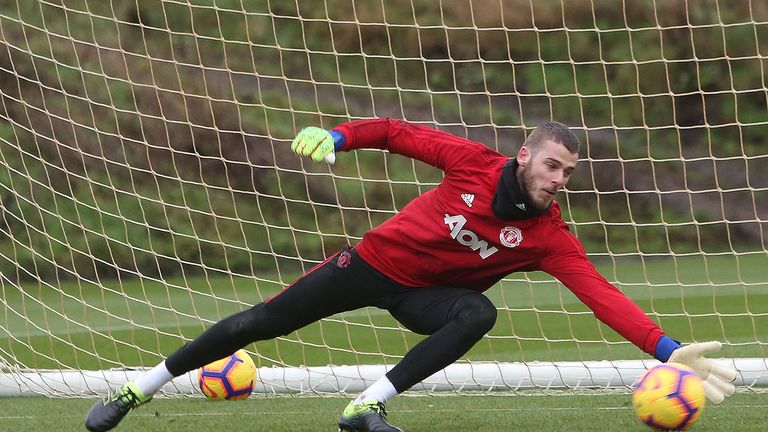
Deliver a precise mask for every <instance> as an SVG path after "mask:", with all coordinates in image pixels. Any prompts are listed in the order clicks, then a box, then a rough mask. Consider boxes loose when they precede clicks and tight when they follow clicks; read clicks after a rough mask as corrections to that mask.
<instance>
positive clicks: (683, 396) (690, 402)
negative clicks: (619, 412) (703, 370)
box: [632, 363, 706, 431]
mask: <svg viewBox="0 0 768 432" xmlns="http://www.w3.org/2000/svg"><path fill="white" fill-rule="evenodd" d="M701 382H702V381H701V378H700V377H699V376H698V375H697V374H696V372H694V371H693V370H692V369H691V368H689V367H688V366H685V365H682V364H679V363H664V364H660V365H658V366H655V367H653V368H651V369H649V370H648V371H647V372H646V373H645V374H644V375H643V376H642V377H640V380H639V381H638V382H637V384H636V385H635V390H634V392H633V393H632V405H634V407H635V412H636V413H637V416H638V417H639V418H640V420H641V421H642V422H643V423H645V424H647V425H648V426H650V427H651V428H652V429H654V430H661V431H667V430H684V429H687V428H688V427H689V426H691V425H692V424H693V423H695V422H696V419H698V418H699V415H701V412H702V411H703V410H704V405H705V404H706V398H705V396H704V387H703V386H702V384H701Z"/></svg>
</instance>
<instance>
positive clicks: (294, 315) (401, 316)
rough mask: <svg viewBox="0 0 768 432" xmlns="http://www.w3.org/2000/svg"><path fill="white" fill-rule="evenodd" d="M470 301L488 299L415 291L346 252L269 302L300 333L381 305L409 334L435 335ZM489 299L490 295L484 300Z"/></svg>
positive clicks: (454, 291) (439, 289) (458, 291)
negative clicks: (339, 315)
mask: <svg viewBox="0 0 768 432" xmlns="http://www.w3.org/2000/svg"><path fill="white" fill-rule="evenodd" d="M464 296H483V295H482V294H481V293H479V292H477V291H474V290H470V289H466V288H455V287H445V286H435V287H410V286H407V285H403V284H401V283H399V282H397V281H394V280H392V279H390V278H389V277H387V276H385V275H384V274H382V273H381V272H379V271H378V270H376V269H374V268H373V267H371V266H370V265H369V264H368V263H366V262H365V261H364V260H363V259H362V258H360V257H359V256H358V255H357V252H356V251H355V250H354V248H351V247H346V248H344V249H343V250H341V251H340V252H339V253H337V254H336V255H334V256H333V257H331V258H329V259H327V260H326V261H324V262H323V263H321V264H319V265H318V266H316V267H315V268H313V269H312V270H310V271H309V272H307V273H306V274H304V275H303V276H301V277H300V278H299V279H297V280H296V281H295V282H294V283H293V284H291V285H290V286H288V287H287V288H285V289H284V290H283V291H281V292H280V293H278V294H276V295H275V296H273V297H271V298H269V299H267V300H266V302H265V306H266V308H267V309H268V310H269V311H270V315H271V316H273V317H275V316H280V317H281V319H289V320H291V321H293V322H292V325H290V326H289V327H293V328H294V329H299V328H301V327H304V326H306V325H309V324H311V323H313V322H315V321H318V320H320V319H321V318H325V317H328V316H331V315H333V314H336V313H339V312H345V311H350V310H354V309H359V308H362V307H366V306H375V307H378V308H380V309H386V310H388V311H389V312H390V313H391V314H392V316H393V317H394V318H395V319H396V320H397V321H398V322H400V323H401V324H402V325H403V326H405V327H406V328H407V329H409V330H411V331H412V332H414V333H418V334H432V333H434V332H435V331H437V330H439V329H440V328H442V327H443V326H444V325H445V324H446V322H447V321H448V319H449V316H450V312H451V308H452V307H453V305H454V304H455V303H456V301H457V300H458V299H459V298H461V297H464ZM483 297H484V296H483Z"/></svg>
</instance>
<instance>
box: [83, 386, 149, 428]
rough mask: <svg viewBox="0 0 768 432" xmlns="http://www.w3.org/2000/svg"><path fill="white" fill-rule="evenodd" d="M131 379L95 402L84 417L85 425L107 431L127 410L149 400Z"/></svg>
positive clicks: (118, 421) (115, 424)
mask: <svg viewBox="0 0 768 432" xmlns="http://www.w3.org/2000/svg"><path fill="white" fill-rule="evenodd" d="M151 399H152V398H151V397H149V398H148V397H145V396H144V395H143V394H142V393H141V391H140V390H139V388H138V387H136V384H134V383H133V381H128V382H127V383H125V384H124V385H123V387H121V388H120V390H118V391H117V392H115V393H113V394H111V395H109V396H108V397H107V398H105V399H104V400H100V401H98V402H96V403H95V404H94V405H93V406H92V407H91V410H90V411H88V415H87V416H86V417H85V427H86V429H88V430H89V431H91V432H102V431H108V430H110V429H112V428H114V427H115V426H117V424H118V423H120V420H122V419H123V417H125V415H126V414H128V411H130V410H132V409H134V408H136V407H138V406H139V405H143V404H145V403H147V402H149V401H150V400H151Z"/></svg>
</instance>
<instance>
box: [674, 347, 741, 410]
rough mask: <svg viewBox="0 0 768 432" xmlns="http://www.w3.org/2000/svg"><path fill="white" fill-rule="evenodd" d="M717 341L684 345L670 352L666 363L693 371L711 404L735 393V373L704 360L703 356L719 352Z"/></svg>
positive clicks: (717, 402)
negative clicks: (683, 366)
mask: <svg viewBox="0 0 768 432" xmlns="http://www.w3.org/2000/svg"><path fill="white" fill-rule="evenodd" d="M722 346H723V344H721V343H720V342H717V341H712V342H703V343H693V344H690V345H684V346H682V347H680V348H678V349H676V350H674V351H673V352H672V355H671V356H670V357H669V360H668V363H682V364H684V365H686V366H688V367H690V368H691V369H693V370H694V371H695V372H696V373H697V374H699V376H700V377H701V379H702V380H703V381H704V383H703V384H704V393H705V394H706V395H707V399H709V400H710V401H711V402H712V403H713V404H719V403H720V402H722V401H723V400H724V399H725V398H726V397H727V396H730V395H732V394H733V393H734V392H735V391H736V387H735V386H734V385H733V380H735V379H736V371H735V370H733V369H731V368H728V367H725V366H720V365H718V364H716V363H715V362H714V361H712V360H710V359H706V358H704V357H703V356H704V354H709V353H713V352H717V351H720V348H722Z"/></svg>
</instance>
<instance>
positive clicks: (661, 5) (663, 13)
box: [0, 0, 768, 396]
mask: <svg viewBox="0 0 768 432" xmlns="http://www.w3.org/2000/svg"><path fill="white" fill-rule="evenodd" d="M767 52H768V9H766V8H764V7H762V6H760V7H758V6H756V5H755V3H754V2H745V3H743V4H741V3H739V4H729V5H728V7H717V8H714V7H712V8H704V7H699V6H698V5H694V4H693V3H691V2H685V1H669V2H632V3H631V4H630V3H629V2H622V3H621V4H614V3H611V2H599V1H598V2H595V1H586V0H584V1H568V2H563V1H531V0H504V1H502V0H462V1H455V2H432V1H428V0H410V1H401V2H386V1H381V2H361V1H358V0H324V1H318V2H315V1H313V2H310V1H306V2H304V1H296V2H276V1H268V0H255V1H241V0H215V1H211V0H189V1H184V2H182V1H172V0H148V1H141V2H138V1H136V2H113V1H111V2H104V1H96V0H79V1H72V2H69V1H66V2H62V1H47V0H36V1H17V0H15V1H14V0H8V1H0V102H1V105H0V216H1V217H0V304H2V313H1V314H0V395H4V396H8V395H47V396H86V395H95V394H103V393H106V392H107V391H109V390H110V389H114V388H115V387H117V386H119V385H120V384H121V383H122V382H124V381H125V380H126V379H130V378H131V377H132V376H134V375H135V374H136V373H138V372H140V371H142V370H144V369H146V368H149V367H152V366H154V365H155V364H157V363H158V362H159V361H161V360H162V359H163V358H164V357H165V356H167V355H168V354H170V353H171V352H173V351H174V350H175V349H176V348H178V347H180V346H181V345H183V344H184V343H186V342H188V341H189V340H191V339H192V338H194V337H195V336H196V335H198V334H199V333H200V332H201V331H202V330H203V329H205V328H206V327H208V326H210V325H211V324H212V323H214V322H216V321H218V320H220V319H221V318H223V317H225V316H227V315H229V314H231V313H234V312H236V311H240V310H244V309H246V308H248V307H250V306H252V305H253V304H256V303H259V302H261V301H263V300H265V299H267V298H269V297H270V296H272V295H274V294H275V293H276V292H279V291H280V290H281V289H283V288H285V287H286V286H288V285H289V284H290V283H291V282H293V280H295V278H296V277H298V276H300V275H301V274H302V273H303V272H305V271H307V270H309V269H310V268H312V267H313V266H314V265H316V264H317V263H319V262H322V261H323V260H324V259H326V258H327V257H328V256H330V255H332V254H333V253H335V252H336V251H338V250H339V249H340V248H341V247H343V246H344V245H346V244H354V243H356V242H357V241H359V240H360V239H361V238H362V235H363V234H364V233H365V232H366V231H368V230H370V229H372V228H373V227H375V226H377V225H378V224H380V223H382V222H383V221H384V220H386V219H387V218H389V217H391V216H393V215H395V214H396V213H397V212H398V211H399V210H400V209H402V208H403V206H404V205H406V204H407V203H408V202H409V201H410V200H412V199H413V198H415V197H416V196H418V195H420V194H421V193H424V192H426V191H428V190H430V189H432V188H434V187H435V186H436V185H437V184H438V183H439V182H440V180H441V178H442V173H441V172H440V171H439V170H437V169H435V168H432V167H429V166H426V165H424V164H422V163H420V162H416V161H413V160H410V159H407V158H405V157H402V156H398V155H392V154H388V153H386V152H381V151H377V150H357V151H355V152H349V153H340V154H338V155H337V159H336V162H335V164H333V165H329V164H326V163H311V162H308V161H306V160H300V159H299V158H297V157H296V156H295V155H293V154H292V153H291V152H290V145H289V143H290V140H291V138H292V137H293V136H294V135H295V133H296V132H297V131H298V130H299V129H300V128H302V127H304V126H309V125H314V126H320V127H325V128H330V127H332V126H334V125H335V124H337V123H340V122H344V121H348V120H354V119H363V118H374V117H385V116H390V117H395V118H402V119H405V120H408V121H411V122H415V123H419V124H423V125H427V126H429V127H433V128H436V129H440V130H444V131H447V132H450V133H453V134H456V135H459V136H463V137H466V138H469V139H472V140H476V141H479V142H482V143H484V144H486V145H488V146H489V147H492V148H494V149H496V150H499V151H501V152H504V153H506V154H510V155H512V154H514V152H515V151H516V150H517V148H518V147H519V145H520V144H521V143H522V142H523V140H524V138H525V136H526V134H527V133H528V132H530V131H531V130H532V129H533V128H534V127H535V126H536V125H537V124H538V123H541V122H543V121H548V120H558V121H561V122H564V123H566V124H568V125H569V126H571V127H572V129H573V130H574V131H575V132H576V133H577V135H578V136H579V138H580V139H581V142H582V152H581V154H580V161H579V167H578V170H577V173H576V174H575V175H574V178H573V179H572V180H571V182H570V183H569V184H568V188H567V189H566V190H565V191H563V192H561V193H560V194H559V195H558V197H557V199H558V201H559V202H560V205H561V208H562V210H563V215H564V219H565V221H566V222H567V223H568V224H569V227H570V229H571V230H572V231H573V232H574V233H575V234H577V235H578V236H579V237H580V238H581V239H582V241H583V243H584V245H585V248H586V251H587V253H588V255H589V256H590V258H591V259H592V260H593V262H594V263H595V265H596V267H597V268H598V269H599V270H600V272H601V273H602V274H603V275H604V276H605V277H606V278H607V279H608V280H609V281H610V282H611V283H612V284H614V285H615V286H616V287H617V288H618V289H620V290H622V291H623V292H624V293H626V294H627V295H628V296H629V297H630V298H632V299H633V300H634V301H636V302H637V303H638V304H639V305H640V306H641V307H642V308H643V310H644V311H645V312H646V313H647V314H648V316H649V317H651V319H653V320H654V321H656V322H657V323H659V324H660V325H661V327H662V328H663V329H664V330H665V331H666V332H667V333H668V334H669V335H670V336H672V337H674V338H676V339H680V340H681V341H683V342H702V341H707V340H719V341H721V342H723V344H724V350H723V352H721V353H720V354H719V356H720V357H721V358H719V359H718V360H717V361H718V362H720V363H722V364H724V365H728V366H730V367H735V368H736V369H737V371H738V376H737V381H736V384H737V385H738V386H739V388H740V389H745V390H746V391H760V390H761V388H762V387H764V386H766V385H768V362H767V361H766V358H768V346H767V345H768V332H767V331H766V329H768V274H767V273H766V272H765V268H766V265H768V246H767V244H768V242H767V240H766V237H767V235H768V176H766V175H765V172H766V169H768V156H766V155H767V154H768V151H767V150H768V148H767V147H766V145H765V140H764V135H765V131H766V127H768V98H767V97H766V84H765V56H766V53H767ZM487 294H488V296H489V297H490V298H491V299H492V300H493V301H494V304H495V305H496V306H497V308H498V312H499V314H498V320H497V324H496V326H495V327H494V329H493V330H492V331H491V332H489V333H488V335H486V336H485V337H484V338H483V339H482V340H481V341H480V342H479V343H478V344H477V345H476V346H475V347H474V348H473V349H472V350H471V351H470V352H469V353H468V354H467V355H466V356H465V358H463V359H462V360H460V361H459V362H457V363H456V364H454V365H451V366H450V367H448V368H447V369H445V370H444V371H441V372H438V373H436V374H435V375H434V376H432V377H430V378H429V379H428V380H425V381H424V382H423V383H421V384H419V385H417V386H416V387H415V388H414V389H413V390H414V391H416V392H433V391H453V392H459V393H460V392H468V391H483V392H491V391H502V390H503V391H513V392H514V391H519V390H534V391H544V392H546V391H549V390H558V391H560V390H563V389H566V390H574V389H580V388H600V389H602V388H623V389H628V388H629V387H630V386H631V384H632V382H633V381H634V379H636V378H637V376H639V375H640V373H642V371H644V370H645V369H647V368H648V367H650V366H652V365H654V364H655V360H653V359H651V358H649V357H648V356H647V355H645V354H643V353H641V352H640V351H639V350H638V349H637V348H636V347H634V346H633V345H631V344H630V343H628V342H627V341H625V340H624V339H622V338H621V337H620V336H618V335H617V334H616V333H614V332H613V331H612V330H611V329H609V328H608V327H606V326H604V325H602V324H600V323H599V322H598V321H597V320H596V319H595V318H594V316H593V315H592V314H591V312H590V311H589V310H588V309H586V307H585V306H584V305H582V304H581V303H580V302H579V301H578V300H577V299H576V297H575V296H574V295H573V294H572V293H571V292H570V291H568V290H567V289H566V288H565V287H563V286H562V285H561V284H559V283H558V282H557V281H555V280H553V279H552V278H551V277H549V276H547V275H545V274H542V273H535V272H534V273H519V274H512V275H509V276H508V277H506V278H505V279H504V280H502V281H501V282H500V283H498V284H497V285H496V286H495V287H493V288H491V289H490V290H489V291H487ZM420 338H421V337H420V336H418V335H414V334H412V333H410V332H408V331H407V330H406V329H405V328H403V327H402V326H401V325H400V324H398V323H397V322H396V321H395V320H394V319H392V318H391V317H390V316H389V315H388V314H387V313H386V312H385V311H379V310H377V309H373V308H366V309H361V310H358V311H350V312H346V313H342V314H337V315H334V316H332V317H329V318H327V319H324V320H321V321H320V322H318V323H316V324H313V325H311V326H308V327H306V328H304V329H301V330H299V331H297V332H295V333H293V334H290V335H287V336H285V337H281V338H278V339H276V340H274V341H263V342H258V343H256V344H252V345H249V346H248V347H246V350H247V351H248V352H249V353H250V354H251V355H252V356H253V358H254V360H255V361H256V363H257V366H258V377H259V382H258V385H257V390H258V391H260V392H263V393H277V392H289V393H307V394H317V393H331V394H342V393H350V392H357V391H359V390H361V389H362V388H364V387H365V386H366V385H367V384H370V383H371V382H373V381H374V380H375V379H376V378H378V377H379V376H381V375H382V374H383V373H384V372H385V371H386V370H388V368H391V367H392V366H393V365H394V364H396V363H397V362H398V361H399V359H401V358H402V356H403V354H404V353H405V352H406V351H407V350H408V349H409V348H411V347H413V346H414V344H415V343H417V342H418V341H419V340H420ZM193 373H194V372H193ZM193 373H190V374H187V375H184V376H182V377H179V378H177V379H176V380H174V381H173V382H172V383H169V384H168V385H167V386H166V387H164V388H163V392H165V393H181V394H193V393H196V391H195V390H194V385H195V384H194V382H195V377H194V375H193Z"/></svg>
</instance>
